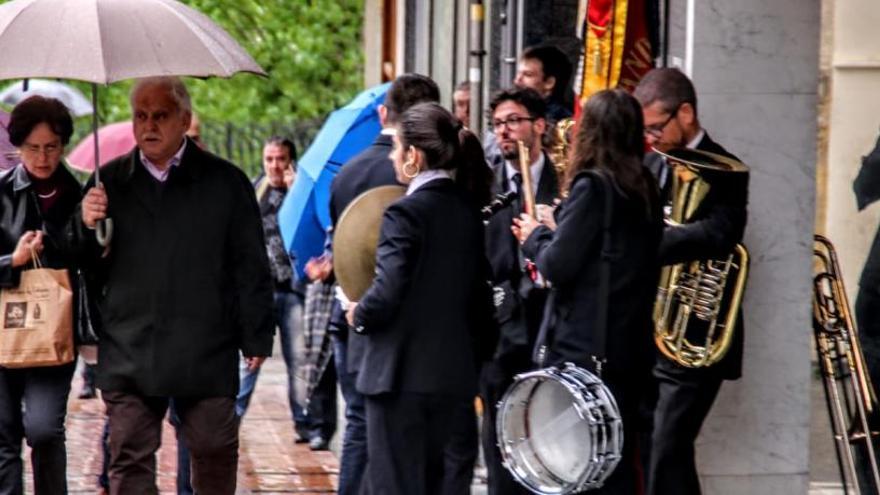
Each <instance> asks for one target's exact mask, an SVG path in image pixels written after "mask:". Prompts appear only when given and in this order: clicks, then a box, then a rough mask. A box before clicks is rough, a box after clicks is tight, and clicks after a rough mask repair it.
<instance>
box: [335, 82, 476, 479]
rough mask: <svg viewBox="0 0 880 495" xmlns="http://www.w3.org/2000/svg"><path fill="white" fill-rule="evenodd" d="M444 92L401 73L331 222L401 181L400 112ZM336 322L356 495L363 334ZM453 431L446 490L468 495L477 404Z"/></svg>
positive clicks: (341, 180)
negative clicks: (395, 159) (369, 194)
mask: <svg viewBox="0 0 880 495" xmlns="http://www.w3.org/2000/svg"><path fill="white" fill-rule="evenodd" d="M439 100H440V91H439V90H438V88H437V84H436V83H435V82H434V81H432V80H431V79H430V78H428V77H425V76H422V75H419V74H403V75H401V76H399V77H397V79H395V80H394V83H392V85H391V88H389V89H388V93H387V94H386V96H385V103H384V104H383V105H380V106H379V109H378V112H379V121H380V123H381V124H382V128H383V132H382V133H381V134H380V135H379V137H377V138H376V141H375V142H374V143H373V144H372V145H370V147H369V148H367V149H366V150H364V151H362V152H361V153H360V154H358V155H357V156H355V157H354V158H352V159H351V160H349V161H348V162H347V163H346V164H345V165H344V166H343V167H342V170H340V172H339V175H337V176H336V178H334V179H333V183H332V185H331V187H330V218H331V221H332V224H333V226H334V227H335V226H336V222H337V221H338V220H339V217H340V215H342V212H344V211H345V208H346V207H347V206H348V204H349V203H351V201H352V200H354V199H355V198H356V197H357V196H359V195H360V194H362V193H364V192H366V191H368V190H370V189H373V188H375V187H379V186H386V185H395V184H399V183H398V182H397V179H396V178H395V176H394V167H393V166H392V164H391V159H390V158H389V154H390V153H391V147H392V138H391V134H390V133H389V132H387V131H385V130H384V129H391V128H392V127H393V126H394V125H395V123H396V122H397V119H398V118H399V117H400V115H402V114H403V112H405V111H406V110H407V109H409V108H410V107H411V106H413V105H415V104H417V103H422V102H437V101H439ZM333 326H334V327H335V328H336V329H338V330H339V331H338V333H337V334H336V340H335V352H336V366H337V374H338V377H339V383H340V386H341V388H342V393H343V395H344V397H345V403H346V418H347V420H348V423H347V425H346V432H345V438H344V440H343V446H342V456H341V457H342V459H341V467H340V473H339V493H340V495H345V494H355V493H358V490H359V487H360V484H361V479H362V476H363V472H364V466H365V463H366V457H367V455H366V430H365V428H366V423H365V413H364V397H363V395H361V394H360V393H359V392H358V391H357V390H356V389H355V386H354V384H355V383H356V381H357V376H358V371H359V369H360V365H361V361H362V360H363V354H364V345H365V340H366V339H365V337H363V336H361V335H357V334H355V333H354V332H348V325H347V324H346V322H345V316H344V315H343V314H342V311H341V308H339V307H338V306H337V308H336V309H335V311H334V317H333ZM456 414H457V416H456V421H455V426H454V432H455V433H454V434H453V435H451V436H450V438H449V442H450V443H449V444H448V446H447V450H446V452H445V457H446V466H445V471H444V483H445V484H446V486H447V487H448V488H447V489H445V490H444V493H467V490H469V487H470V484H471V478H472V477H473V465H474V461H475V460H476V457H477V433H476V420H475V419H474V411H473V407H472V406H470V410H466V409H465V410H461V411H456Z"/></svg>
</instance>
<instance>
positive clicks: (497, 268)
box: [486, 155, 559, 363]
mask: <svg viewBox="0 0 880 495" xmlns="http://www.w3.org/2000/svg"><path fill="white" fill-rule="evenodd" d="M492 171H493V172H494V176H495V178H494V181H493V182H492V193H493V194H499V193H504V192H507V191H508V184H509V177H508V176H507V167H506V166H505V164H504V161H503V160H501V161H499V162H497V163H494V164H492ZM558 196H559V184H558V181H557V178H556V172H555V171H554V169H553V163H552V162H551V161H550V158H549V157H547V156H546V155H544V169H543V171H542V172H541V177H540V179H539V181H538V185H537V190H536V192H535V197H536V198H535V203H541V204H553V200H554V199H555V198H556V197H558ZM522 209H523V206H522V203H521V202H520V201H519V200H517V201H514V202H513V203H512V204H511V205H510V206H508V207H506V208H504V209H502V210H500V211H498V212H497V213H495V214H494V215H493V216H492V218H490V219H489V223H488V225H487V226H486V253H487V256H488V258H489V265H490V266H491V270H492V271H491V280H492V283H493V284H494V285H495V286H497V287H498V288H499V289H500V290H502V291H504V297H503V299H502V301H501V305H500V306H499V307H498V308H497V309H496V318H497V320H498V323H499V324H500V326H501V335H500V338H499V342H498V349H497V351H496V357H498V358H500V359H502V360H504V359H506V358H507V357H508V356H510V355H512V354H514V353H516V354H518V353H524V355H525V359H526V363H528V359H529V357H530V355H531V348H532V346H533V345H534V343H535V337H536V336H537V332H538V326H539V325H540V321H541V315H542V313H543V310H542V308H543V305H544V301H545V300H546V297H547V290H546V289H539V288H537V287H535V284H534V283H533V282H532V280H531V278H529V275H528V274H527V273H525V272H524V270H523V264H522V260H523V259H524V258H523V256H522V255H521V251H520V246H519V243H518V242H517V240H516V238H515V237H514V236H513V233H512V232H511V231H510V226H511V225H513V219H514V217H516V216H519V213H520V212H521V211H522Z"/></svg>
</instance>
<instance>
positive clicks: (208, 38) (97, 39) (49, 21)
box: [0, 0, 265, 84]
mask: <svg viewBox="0 0 880 495" xmlns="http://www.w3.org/2000/svg"><path fill="white" fill-rule="evenodd" d="M0 53H2V54H3V62H2V64H0V79H23V78H28V77H46V78H58V79H77V80H80V81H89V82H93V83H104V84H107V83H111V82H115V81H121V80H124V79H132V78H137V77H147V76H171V75H177V76H195V77H208V76H220V77H229V76H231V75H233V74H235V73H237V72H253V73H255V74H261V75H265V72H264V71H263V69H261V68H260V66H259V65H258V64H257V63H256V62H255V61H254V59H253V58H251V56H250V55H248V53H247V52H246V51H245V50H244V49H243V48H242V47H241V46H239V44H238V43H237V42H236V41H235V40H234V39H233V38H232V37H231V36H229V35H228V34H227V33H226V32H225V31H224V30H223V29H222V28H220V27H219V26H217V25H216V24H214V22H213V21H212V20H211V19H209V18H208V17H207V16H205V15H204V14H202V13H201V12H199V11H197V10H194V9H192V8H190V7H187V6H186V5H184V4H182V3H180V2H177V1H175V0H13V1H11V2H7V3H4V4H0Z"/></svg>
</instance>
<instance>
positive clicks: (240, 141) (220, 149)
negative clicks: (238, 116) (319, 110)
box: [201, 118, 324, 178]
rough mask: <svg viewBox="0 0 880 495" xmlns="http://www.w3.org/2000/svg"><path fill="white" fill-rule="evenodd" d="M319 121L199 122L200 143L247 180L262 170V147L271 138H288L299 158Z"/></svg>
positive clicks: (316, 129)
mask: <svg viewBox="0 0 880 495" xmlns="http://www.w3.org/2000/svg"><path fill="white" fill-rule="evenodd" d="M323 122H324V119H323V118H315V119H310V120H304V121H299V122H272V123H269V124H235V123H232V122H202V123H201V133H202V142H203V143H204V144H205V146H206V147H207V149H208V150H210V151H211V152H212V153H214V154H216V155H218V156H221V157H223V158H225V159H227V160H229V161H230V162H232V163H234V164H236V165H238V166H239V167H240V168H241V169H242V170H244V172H245V173H246V174H247V175H248V177H251V178H253V177H256V176H257V175H259V174H260V172H262V169H263V165H262V164H263V143H264V142H265V141H266V139H267V138H269V137H271V136H276V135H277V136H283V137H287V138H289V139H290V140H291V141H293V143H294V144H295V145H296V150H297V156H302V154H303V152H304V151H305V149H306V148H307V147H308V146H309V144H311V142H312V140H313V139H314V138H315V135H317V134H318V131H319V130H320V129H321V125H322V124H323Z"/></svg>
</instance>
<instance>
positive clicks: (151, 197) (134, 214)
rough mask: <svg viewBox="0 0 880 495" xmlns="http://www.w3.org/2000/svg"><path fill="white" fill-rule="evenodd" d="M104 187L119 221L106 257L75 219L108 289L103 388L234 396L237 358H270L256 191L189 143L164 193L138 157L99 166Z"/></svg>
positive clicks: (268, 296) (268, 300)
mask: <svg viewBox="0 0 880 495" xmlns="http://www.w3.org/2000/svg"><path fill="white" fill-rule="evenodd" d="M92 180H94V179H92ZM101 181H102V183H103V185H104V188H105V190H106V192H107V196H108V201H109V207H108V215H109V216H110V217H111V218H112V219H113V222H114V232H113V239H112V243H111V245H110V249H109V252H108V254H107V256H106V257H101V256H100V254H101V252H102V250H101V248H100V247H99V246H98V245H97V244H96V243H95V242H94V232H92V231H90V230H88V229H85V228H84V226H83V225H82V223H81V221H82V219H81V217H79V218H78V221H79V222H80V227H79V229H78V230H79V235H81V236H82V238H81V242H82V243H86V244H88V245H89V246H90V249H89V252H90V259H89V263H90V265H91V267H92V269H93V270H94V271H95V272H96V274H97V278H98V280H99V281H100V282H101V283H102V286H103V290H102V291H101V296H100V297H101V299H100V309H101V315H102V318H103V323H104V325H103V327H104V330H103V332H102V333H100V334H99V337H100V345H99V355H100V359H99V361H98V374H97V385H98V387H99V388H101V389H102V390H113V391H123V392H129V393H135V394H139V395H146V396H171V397H192V396H199V397H221V396H225V397H234V396H235V395H236V393H237V392H238V362H239V351H241V352H242V353H243V354H244V355H245V356H269V355H270V354H271V351H272V336H273V333H274V323H273V318H272V310H273V308H272V304H273V302H272V284H271V276H270V274H269V267H268V260H267V258H266V250H265V244H264V241H263V229H262V224H261V222H260V215H259V210H258V207H257V203H256V199H255V197H254V192H253V188H252V187H251V184H250V181H248V178H247V177H246V176H245V175H244V173H242V171H241V170H239V169H238V168H236V167H235V166H233V165H232V164H230V163H228V162H226V161H224V160H222V159H220V158H218V157H216V156H214V155H212V154H210V153H207V152H205V151H203V150H201V149H200V148H199V147H198V146H197V145H195V144H194V143H193V142H192V141H188V142H187V144H186V149H185V151H184V154H183V157H182V160H181V162H180V164H179V165H178V166H175V167H172V168H171V170H170V173H169V176H168V179H167V181H166V182H164V183H160V182H159V181H157V180H156V179H155V178H153V177H152V176H151V175H150V174H149V172H147V170H146V169H145V168H144V166H143V164H142V163H141V161H140V158H139V153H138V151H137V149H134V150H133V151H132V152H131V153H129V154H127V155H125V156H122V157H120V158H117V159H115V160H113V161H112V162H110V163H108V164H107V165H106V166H104V167H102V168H101ZM90 183H91V181H90ZM80 215H81V212H80Z"/></svg>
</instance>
